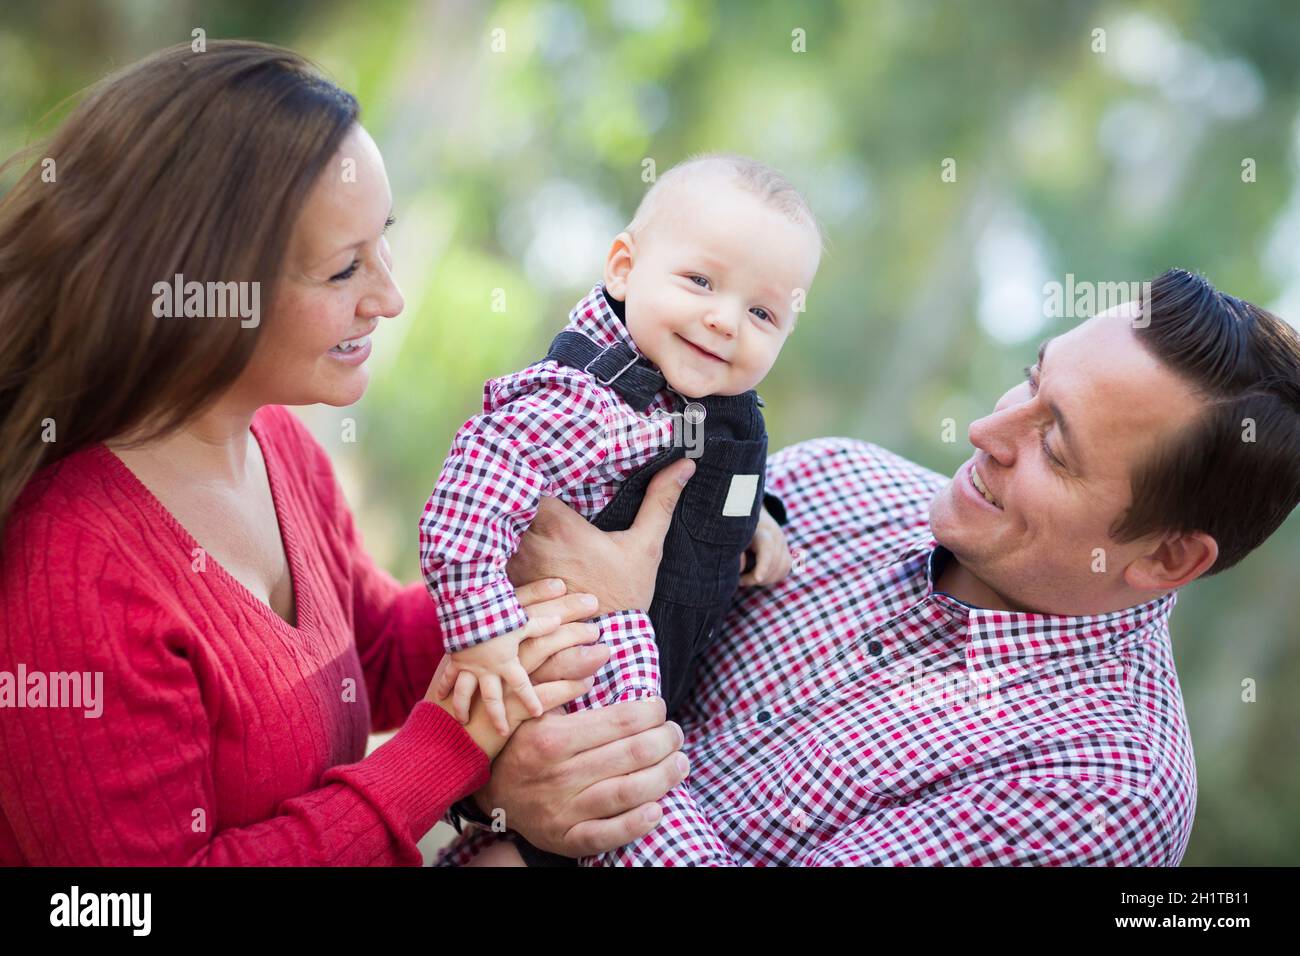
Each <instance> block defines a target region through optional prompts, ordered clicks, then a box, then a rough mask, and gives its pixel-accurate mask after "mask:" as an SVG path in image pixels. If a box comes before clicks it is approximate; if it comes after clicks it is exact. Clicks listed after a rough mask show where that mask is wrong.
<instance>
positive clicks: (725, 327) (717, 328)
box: [704, 311, 736, 338]
mask: <svg viewBox="0 0 1300 956" xmlns="http://www.w3.org/2000/svg"><path fill="white" fill-rule="evenodd" d="M704 324H705V325H707V326H708V327H709V328H710V329H712V330H713V331H714V332H717V333H718V334H719V335H725V336H727V338H731V337H732V336H733V335H735V334H736V322H735V320H734V319H732V318H731V317H730V316H728V315H727V314H726V313H724V312H721V311H715V312H710V313H708V314H707V315H705V317H704Z"/></svg>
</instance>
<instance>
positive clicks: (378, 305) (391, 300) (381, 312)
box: [358, 268, 406, 319]
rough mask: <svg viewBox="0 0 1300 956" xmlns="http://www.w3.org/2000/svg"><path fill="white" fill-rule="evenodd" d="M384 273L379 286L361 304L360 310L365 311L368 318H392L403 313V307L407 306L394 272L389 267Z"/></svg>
mask: <svg viewBox="0 0 1300 956" xmlns="http://www.w3.org/2000/svg"><path fill="white" fill-rule="evenodd" d="M383 273H384V274H383V278H382V279H381V280H380V284H379V288H377V289H375V290H374V291H373V292H371V293H370V294H369V295H367V296H366V297H365V298H363V299H362V300H361V302H360V304H359V308H358V311H360V312H363V313H364V314H365V317H366V318H375V317H377V316H381V317H383V318H388V319H391V318H393V317H394V316H397V315H401V314H402V309H404V308H405V307H406V300H405V299H404V298H403V297H402V290H401V289H400V288H398V286H397V280H396V279H394V278H393V274H392V273H391V272H389V271H388V269H387V268H385V269H384V270H383Z"/></svg>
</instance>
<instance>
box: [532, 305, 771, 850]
mask: <svg viewBox="0 0 1300 956" xmlns="http://www.w3.org/2000/svg"><path fill="white" fill-rule="evenodd" d="M606 301H608V302H609V304H610V305H611V307H612V308H613V309H614V311H615V312H616V313H617V314H618V316H619V318H620V319H621V318H622V317H623V315H622V310H621V308H620V307H621V305H622V303H619V302H614V301H612V300H610V299H609V297H608V296H606ZM546 357H547V358H548V359H553V360H555V361H557V362H560V363H561V364H564V365H568V366H571V367H573V368H578V369H582V370H584V371H586V372H589V373H591V374H592V375H595V376H596V381H598V382H600V383H601V384H602V385H607V386H609V387H610V388H612V389H614V391H615V392H617V393H618V395H619V397H620V398H622V399H623V401H625V402H627V404H628V405H630V406H631V407H632V408H633V409H634V410H636V411H637V412H642V413H644V412H646V411H647V410H648V409H649V408H650V406H651V403H652V402H653V401H654V398H655V395H656V394H657V393H658V392H660V391H661V390H662V389H664V388H666V387H667V385H668V383H667V381H666V380H665V379H664V376H663V374H662V373H661V372H660V371H659V370H658V369H657V368H655V366H654V365H653V364H651V363H650V362H649V361H648V360H646V359H645V358H642V357H640V356H638V355H637V353H636V352H634V351H633V350H632V349H631V348H630V347H629V346H627V345H625V344H623V343H619V344H618V345H613V346H610V347H609V348H605V349H602V348H601V347H600V346H598V345H597V344H596V343H594V342H593V341H591V339H589V338H587V337H586V336H585V335H582V334H581V333H579V332H571V331H564V332H561V333H560V334H559V335H557V336H556V337H555V339H554V341H552V343H551V348H550V351H549V352H547V355H546ZM673 396H674V408H673V414H675V415H690V416H691V419H690V424H685V423H683V422H681V421H679V422H676V423H675V426H680V427H675V428H674V435H685V434H687V432H686V429H687V428H695V429H698V431H697V432H696V434H702V435H703V438H704V441H703V446H702V450H701V448H700V446H699V445H698V444H696V443H695V442H691V443H689V444H691V445H692V446H693V447H691V448H690V449H688V448H687V443H685V442H682V443H678V442H675V441H674V442H672V443H670V444H669V446H668V447H666V448H665V449H664V450H663V451H661V452H660V453H659V454H657V455H655V457H654V458H652V459H651V460H650V461H649V462H647V463H646V464H645V465H644V466H642V468H641V469H640V470H639V471H636V472H634V473H633V474H632V475H630V476H629V477H628V478H627V479H626V480H625V481H624V482H623V484H622V485H620V486H619V489H618V491H617V492H616V493H615V494H614V497H613V499H612V500H611V501H610V502H609V504H607V505H606V506H605V507H604V508H602V509H601V510H600V513H599V514H597V515H596V516H595V517H594V518H592V519H591V522H592V524H594V525H595V526H596V527H597V528H600V529H601V530H602V531H624V530H626V529H628V528H630V527H631V526H632V522H633V520H634V519H635V518H636V515H637V511H638V509H639V508H640V507H641V502H642V500H644V498H645V492H646V488H647V486H648V485H649V484H650V479H651V478H653V477H654V476H655V475H656V474H658V473H659V472H660V471H662V470H663V469H664V468H666V467H668V466H669V465H670V464H672V463H673V462H675V461H678V460H679V459H681V458H684V457H686V454H687V452H688V450H689V451H690V452H691V453H692V457H694V458H695V474H694V475H692V476H691V480H690V481H688V482H687V483H686V487H685V488H684V489H683V490H682V497H681V499H680V500H679V501H678V502H677V508H676V509H675V510H674V511H673V519H672V523H671V524H670V525H669V527H668V534H667V536H666V537H665V538H664V552H663V558H662V560H661V561H660V562H659V575H658V577H657V578H656V579H655V596H654V600H653V601H652V602H651V604H650V609H649V615H648V616H649V618H650V622H651V623H652V624H653V625H654V629H655V644H656V646H657V647H658V649H659V679H660V694H661V695H662V696H663V699H664V702H665V704H666V706H667V710H668V716H670V717H672V716H673V715H674V714H675V713H676V711H677V710H678V709H679V708H680V707H681V706H682V705H683V704H685V703H686V701H688V700H689V699H690V690H691V685H692V682H693V679H694V667H693V665H694V662H695V659H696V658H697V657H698V656H699V655H700V654H701V653H702V652H703V651H704V649H705V648H706V647H708V645H709V644H710V642H712V640H713V636H714V633H715V631H716V629H717V626H718V624H719V623H720V622H721V620H722V618H723V616H724V615H725V614H726V613H727V608H728V607H729V606H730V604H731V599H732V597H734V596H735V593H736V589H737V588H738V587H739V586H740V561H741V556H742V555H743V554H744V553H745V550H746V549H747V548H748V547H749V543H750V540H751V539H752V538H753V537H754V529H755V528H756V527H757V526H758V514H759V509H760V508H761V507H762V504H763V497H764V492H763V485H764V478H765V476H766V473H767V430H766V428H765V427H764V424H763V415H762V413H761V412H760V411H759V406H760V405H761V404H762V402H761V400H760V399H759V397H758V393H757V392H754V391H748V392H745V393H744V394H742V395H715V396H711V397H707V398H701V399H695V400H693V401H692V402H690V403H687V402H686V400H685V399H683V398H682V397H681V396H680V395H678V394H677V393H675V392H674V393H673ZM688 408H689V411H688ZM701 410H702V411H703V419H702V420H701V419H700V417H699V416H700V413H701ZM697 454H698V457H695V456H696V455H697ZM772 506H773V507H779V505H777V503H775V501H773V505H772ZM783 519H784V511H783V510H782V511H780V515H779V519H778V520H782V521H783ZM514 840H515V845H516V847H517V848H518V850H519V854H520V856H521V857H522V858H523V860H524V862H525V863H526V864H527V865H528V866H560V867H564V866H576V865H577V861H576V860H573V859H570V858H568V857H563V856H558V855H555V854H552V853H548V852H546V851H544V850H539V849H537V848H536V847H534V846H533V845H532V844H530V843H529V842H528V841H527V840H525V839H524V838H523V837H522V836H521V835H519V834H515V835H514Z"/></svg>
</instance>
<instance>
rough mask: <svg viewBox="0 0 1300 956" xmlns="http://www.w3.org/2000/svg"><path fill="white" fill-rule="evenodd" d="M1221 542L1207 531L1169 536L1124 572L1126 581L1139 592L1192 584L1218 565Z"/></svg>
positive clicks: (1131, 563)
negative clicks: (1215, 564) (1216, 563)
mask: <svg viewBox="0 0 1300 956" xmlns="http://www.w3.org/2000/svg"><path fill="white" fill-rule="evenodd" d="M1218 558H1219V543H1218V542H1217V541H1215V540H1214V538H1213V537H1211V536H1210V535H1208V534H1206V533H1205V532H1204V531H1191V532H1188V533H1185V534H1174V535H1167V536H1165V537H1163V538H1161V539H1160V540H1159V541H1158V542H1156V545H1155V547H1154V548H1153V549H1152V550H1151V551H1148V552H1147V553H1146V554H1144V555H1142V556H1141V557H1140V558H1137V559H1136V560H1133V561H1131V562H1129V565H1128V567H1126V568H1125V569H1124V581H1125V582H1126V583H1127V584H1128V586H1129V587H1131V588H1134V589H1136V590H1138V591H1171V590H1173V589H1174V588H1180V587H1182V586H1183V585H1184V584H1190V583H1191V582H1192V581H1195V580H1196V579H1197V578H1199V577H1200V576H1201V575H1202V574H1204V573H1205V572H1206V571H1208V570H1210V568H1212V567H1213V566H1214V562H1215V561H1217V560H1218Z"/></svg>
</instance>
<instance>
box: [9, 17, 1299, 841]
mask: <svg viewBox="0 0 1300 956" xmlns="http://www.w3.org/2000/svg"><path fill="white" fill-rule="evenodd" d="M196 27H201V28H203V29H204V30H205V31H206V32H207V36H208V37H209V38H230V37H251V38H256V39H262V40H267V41H270V42H275V43H281V44H284V45H287V46H291V47H293V48H295V49H297V50H299V51H300V52H302V53H305V54H307V55H308V56H310V57H312V58H314V59H316V60H317V61H318V62H319V63H320V64H321V65H323V66H324V67H325V69H326V70H327V71H329V72H330V73H331V74H332V75H333V76H334V77H335V78H336V79H337V80H338V81H339V82H340V83H341V84H342V85H344V86H345V87H346V88H348V89H350V90H352V91H353V92H354V93H355V94H356V95H357V96H358V97H359V99H360V101H361V103H362V108H363V121H364V122H365V124H366V125H367V127H368V128H369V130H370V131H371V133H372V134H373V135H374V136H375V138H376V139H377V141H378V142H379V144H380V147H381V149H382V150H383V151H384V154H385V157H386V161H387V164H388V171H389V175H390V179H391V181H392V185H393V190H394V195H395V202H396V214H397V219H398V221H397V224H396V225H395V226H394V227H393V228H392V229H391V230H390V237H391V241H392V246H393V250H394V254H395V257H396V261H397V274H398V279H399V282H400V283H401V285H402V288H403V291H404V293H405V295H406V302H407V307H406V310H405V313H404V314H403V315H402V316H401V317H399V318H397V319H393V320H390V321H388V322H387V323H386V325H385V326H384V327H382V328H381V330H380V333H379V334H377V335H376V337H375V350H374V357H373V358H372V360H371V368H372V371H373V382H372V385H371V388H370V390H369V392H368V393H367V395H366V397H365V398H364V399H363V401H362V402H361V403H360V404H359V405H357V406H355V407H353V408H350V409H346V410H335V409H323V408H318V409H308V410H304V413H303V414H304V418H306V419H307V420H308V422H309V424H310V425H311V426H312V428H313V430H314V431H315V432H316V434H317V436H318V437H319V438H320V440H321V441H322V442H323V443H324V444H325V445H326V447H327V448H328V449H330V451H331V452H332V454H333V456H334V460H335V462H336V464H337V467H338V470H339V473H340V476H341V478H342V480H343V481H344V483H345V486H346V490H347V492H348V495H349V498H350V500H351V502H352V503H353V505H354V506H355V508H356V511H357V513H358V518H359V520H360V523H361V526H362V529H363V531H364V533H365V536H366V540H367V542H368V544H369V547H370V549H371V550H372V552H373V553H374V554H375V556H376V558H377V559H378V560H379V561H381V562H382V563H384V564H385V565H386V566H388V567H389V568H390V569H391V570H392V571H393V572H394V573H395V574H397V575H399V576H401V577H403V578H404V579H407V580H411V579H414V578H415V577H416V575H417V560H416V540H417V539H416V519H417V516H418V514H419V512H420V507H421V505H422V504H423V502H424V499H425V496H426V495H427V493H428V490H429V488H430V486H431V483H432V481H433V479H434V477H435V476H436V473H437V470H438V467H439V466H440V464H441V461H442V458H443V456H444V454H445V453H446V449H447V446H448V443H449V441H450V439H451V436H452V435H453V433H454V431H455V429H456V428H457V427H458V426H459V425H460V424H461V423H462V422H463V421H464V420H465V419H466V418H467V417H468V416H469V415H471V414H472V413H474V412H475V411H476V410H477V408H478V403H479V401H480V398H481V389H482V383H483V381H484V379H486V378H488V377H490V376H493V375H498V374H502V373H505V372H507V371H510V370H512V369H515V368H517V367H519V366H521V365H523V364H527V363H528V362H530V361H532V360H534V359H535V358H537V357H538V356H540V355H541V354H542V353H543V352H544V351H545V347H546V344H547V342H548V341H549V339H550V337H551V336H552V335H553V334H554V332H555V331H556V330H557V329H558V328H559V327H560V326H561V325H562V323H563V320H564V318H565V316H566V314H567V312H568V310H569V308H570V307H571V305H572V304H573V302H574V301H576V300H577V298H578V297H579V296H580V295H581V294H583V293H584V292H585V291H586V290H587V289H589V288H590V286H591V285H592V284H593V283H594V282H595V281H596V280H597V279H598V277H599V275H600V270H601V265H602V262H603V256H604V253H605V251H606V249H607V248H608V244H609V241H610V239H611V238H612V237H613V235H614V234H616V233H617V232H618V231H619V229H620V228H621V227H622V226H623V225H624V224H625V223H626V221H627V220H628V218H629V217H630V215H631V213H632V210H633V209H634V208H635V206H636V203H637V201H638V199H639V197H640V196H641V194H642V192H643V191H644V189H645V187H646V184H645V182H643V179H642V172H643V169H644V168H645V165H644V161H645V160H647V159H652V160H654V162H655V164H656V166H657V168H658V170H659V171H660V172H662V171H663V170H665V169H667V168H668V167H669V166H670V165H672V164H673V163H675V162H677V161H679V160H681V159H683V158H685V157H686V156H688V155H690V154H691V153H694V152H698V151H703V150H713V149H729V150H736V151H739V152H743V153H748V154H752V155H754V156H757V157H759V158H761V159H764V160H766V161H768V162H770V163H772V164H773V165H775V166H777V167H778V168H780V169H782V170H783V171H785V172H786V173H787V174H788V175H789V176H790V177H791V178H792V179H793V180H794V181H795V182H796V183H797V184H799V185H800V186H801V187H803V189H804V191H805V192H806V193H807V195H808V196H809V198H810V201H811V203H812V205H813V206H814V208H815V210H816V212H817V213H818V215H819V217H820V218H821V220H822V221H823V223H824V224H825V227H826V229H827V232H828V234H829V237H830V249H829V252H828V254H827V255H826V257H825V258H824V260H823V265H822V269H821V273H820V274H819V276H818V279H817V282H816V284H815V286H814V288H813V289H812V292H811V295H810V297H809V300H808V312H807V314H806V315H804V317H803V318H802V320H801V322H800V326H799V329H798V331H797V333H796V334H795V336H794V337H793V339H792V340H791V341H790V343H789V344H788V345H787V347H786V349H785V352H784V353H783V355H782V358H781V360H780V362H779V363H778V365H777V368H776V369H775V370H774V372H773V373H772V375H771V376H770V377H769V379H768V380H767V381H765V383H764V384H763V387H762V392H763V395H764V398H765V400H766V402H767V404H768V422H769V427H770V429H771V432H772V445H773V447H774V448H776V447H781V446H783V445H786V444H789V443H791V442H796V441H800V440H802V439H805V438H811V437H814V436H820V435H830V434H842V435H851V436H856V437H861V438H866V439H869V440H872V441H875V442H879V443H881V444H884V445H886V446H888V447H890V448H892V449H894V450H896V451H898V452H900V453H902V454H904V455H906V456H908V457H911V458H913V459H915V460H917V461H919V462H921V463H923V464H925V465H927V466H929V467H931V468H934V469H936V470H938V471H941V472H944V473H946V474H951V473H952V472H953V471H954V470H955V469H956V467H957V466H958V465H959V464H960V463H961V462H962V461H963V460H964V459H965V458H966V457H968V456H969V454H970V447H969V445H968V443H967V442H966V440H965V430H966V426H967V425H968V424H969V423H970V421H971V420H973V419H974V418H978V417H980V416H981V415H984V414H987V412H988V411H989V410H990V409H991V408H992V405H993V403H994V401H995V400H996V398H997V397H998V396H999V395H1000V394H1001V393H1002V392H1003V391H1004V390H1005V389H1006V388H1007V387H1009V386H1010V385H1012V384H1013V383H1015V382H1016V381H1017V380H1018V378H1019V377H1020V375H1021V369H1022V367H1023V366H1024V365H1026V364H1029V363H1030V362H1031V361H1032V356H1033V353H1034V351H1035V349H1036V346H1037V344H1038V342H1039V340H1040V339H1041V338H1043V337H1044V336H1046V335H1050V334H1055V333H1057V332H1059V331H1062V330H1063V329H1064V328H1066V327H1068V326H1069V325H1071V324H1072V323H1073V320H1070V319H1048V318H1045V317H1044V291H1043V290H1044V284H1045V283H1047V282H1053V281H1054V282H1060V283H1065V281H1066V275H1067V274H1073V275H1074V276H1075V278H1076V281H1092V282H1102V281H1106V282H1114V281H1139V280H1142V279H1147V278H1151V277H1153V276H1155V275H1157V274H1158V273H1160V272H1162V271H1163V270H1164V269H1166V268H1168V267H1170V266H1181V267H1184V268H1187V269H1191V270H1194V271H1200V272H1203V273H1204V274H1205V275H1206V276H1207V277H1208V278H1209V279H1210V280H1211V281H1213V282H1214V283H1215V284H1217V285H1218V286H1220V287H1221V288H1223V289H1225V290H1227V291H1230V292H1232V293H1233V294H1235V295H1238V296H1241V297H1244V298H1247V299H1250V300H1252V301H1255V302H1257V303H1259V304H1262V305H1264V306H1266V307H1269V308H1272V309H1274V310H1275V311H1277V312H1278V313H1279V314H1281V315H1282V316H1283V317H1285V318H1287V319H1288V320H1289V321H1291V322H1293V323H1294V322H1296V321H1297V320H1298V319H1300V120H1298V112H1297V111H1298V108H1300V76H1298V75H1297V74H1298V72H1300V57H1298V56H1297V51H1300V11H1297V9H1296V8H1295V5H1294V4H1292V3H1290V2H1288V0H1274V2H1268V0H1249V2H1234V3H1221V2H1214V0H1151V2H1145V3H1142V2H1138V3H1128V4H1119V3H1109V2H1082V0H1081V2H1053V3H1034V2H984V3H956V2H953V3H940V2H926V0H878V2H864V0H854V2H848V0H846V2H816V3H805V4H790V3H775V2H761V0H755V2H745V0H735V2H725V0H716V2H709V0H703V2H686V0H574V2H559V0H556V2H532V0H511V2H500V3H476V2H467V0H367V2H364V3H352V2H331V0H312V2H305V0H277V2H266V0H221V2H200V0H102V2H97V3H92V2H85V0H39V2H34V0H33V2H28V0H4V3H3V5H0V92H2V93H3V95H2V96H0V153H3V154H4V155H8V154H10V153H12V152H14V151H16V150H17V149H19V148H20V147H22V146H24V145H25V144H26V143H28V142H29V141H30V140H31V138H32V137H33V136H34V135H36V134H38V133H39V132H40V131H42V130H47V129H48V128H49V124H50V122H51V121H56V120H57V118H58V116H60V115H62V111H63V110H65V109H66V106H64V107H61V106H60V104H61V103H63V102H64V101H65V99H66V98H67V97H68V96H70V95H72V94H74V93H76V92H77V91H78V90H80V89H82V88H84V87H85V86H86V85H87V84H89V83H91V82H93V81H94V80H96V79H97V78H99V77H100V76H102V75H103V74H104V73H106V72H107V71H109V70H111V69H113V68H115V67H117V66H121V65H124V64H126V63H129V62H130V61H132V60H135V59H136V58H138V57H140V56H143V55H145V54H147V53H149V52H151V51H153V50H155V49H157V48H159V47H161V46H165V45H169V44H172V43H177V42H182V41H184V42H188V41H189V39H190V37H191V31H192V30H193V29H194V28H196ZM1097 30H1103V31H1104V44H1105V49H1104V51H1103V50H1100V49H1098V45H1099V44H1098V39H1099V37H1101V36H1102V35H1100V34H1097V33H1096V32H1095V31H1097ZM494 31H501V32H494ZM796 31H803V34H802V36H803V43H804V50H803V51H802V52H796V51H795V49H793V48H794V47H795V46H797V45H798V39H799V34H798V33H797V32H796ZM502 43H504V49H501V48H500V47H501V45H502ZM494 44H495V46H496V47H497V49H494ZM51 111H53V112H51ZM43 118H44V122H42V120H43ZM946 159H952V160H955V164H956V165H955V169H956V181H955V182H945V181H943V179H942V177H941V171H942V165H941V164H942V163H943V162H944V160H946ZM1245 160H1252V161H1253V166H1254V169H1255V177H1254V178H1255V181H1253V182H1247V181H1244V180H1243V162H1244V161H1245ZM497 289H500V290H504V294H505V301H506V309H505V311H504V312H494V311H492V308H491V303H492V295H493V290H497ZM346 418H351V419H353V420H354V421H355V436H356V440H355V441H354V442H353V441H344V440H343V437H344V434H345V430H344V425H345V422H344V419H346ZM948 418H951V419H953V420H954V421H955V422H956V423H957V440H956V441H955V442H950V443H945V442H944V441H943V440H942V439H943V434H942V433H943V427H942V423H943V421H944V420H945V419H948ZM1298 568H1300V518H1297V516H1295V515H1293V516H1292V517H1291V519H1290V520H1289V521H1288V522H1287V523H1286V524H1285V525H1284V526H1283V528H1282V529H1281V530H1280V531H1279V532H1278V533H1277V534H1276V535H1275V536H1274V537H1273V538H1272V539H1271V540H1270V542H1269V543H1268V544H1267V545H1266V546H1264V547H1263V548H1261V549H1260V550H1259V551H1257V552H1256V553H1255V554H1254V555H1252V556H1251V557H1250V558H1249V559H1247V560H1246V561H1245V562H1243V563H1242V564H1241V565H1239V566H1238V567H1237V568H1236V569H1234V570H1233V571H1231V572H1228V573H1227V574H1226V575H1224V576H1221V577H1219V578H1213V579H1210V580H1207V581H1203V582H1198V583H1196V584H1195V585H1194V586H1192V587H1191V588H1189V589H1187V590H1186V591H1185V592H1184V593H1183V594H1182V595H1181V599H1180V601H1179V605H1178V608H1177V610H1176V612H1175V615H1174V619H1173V633H1174V649H1175V652H1176V657H1177V661H1178V671H1179V674H1180V677H1181V679H1182V687H1183V694H1184V698H1185V701H1186V707H1187V713H1188V717H1189V720H1190V723H1191V728H1192V734H1193V738H1194V742H1195V750H1196V756H1197V768H1198V775H1199V799H1198V807H1197V815H1196V825H1195V829H1194V831H1193V833H1192V838H1191V844H1190V847H1189V849H1188V852H1187V856H1186V858H1185V861H1184V863H1185V865H1195V864H1296V863H1297V862H1300V813H1297V807H1300V761H1298V760H1297V753H1298V752H1300V640H1298V637H1300V623H1298V622H1300V587H1297V584H1300V581H1298V580H1297V578H1298V572H1297V569H1298ZM1246 680H1254V681H1255V682H1257V695H1258V699H1257V701H1255V702H1251V703H1246V702H1243V699H1242V697H1243V681H1246Z"/></svg>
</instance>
